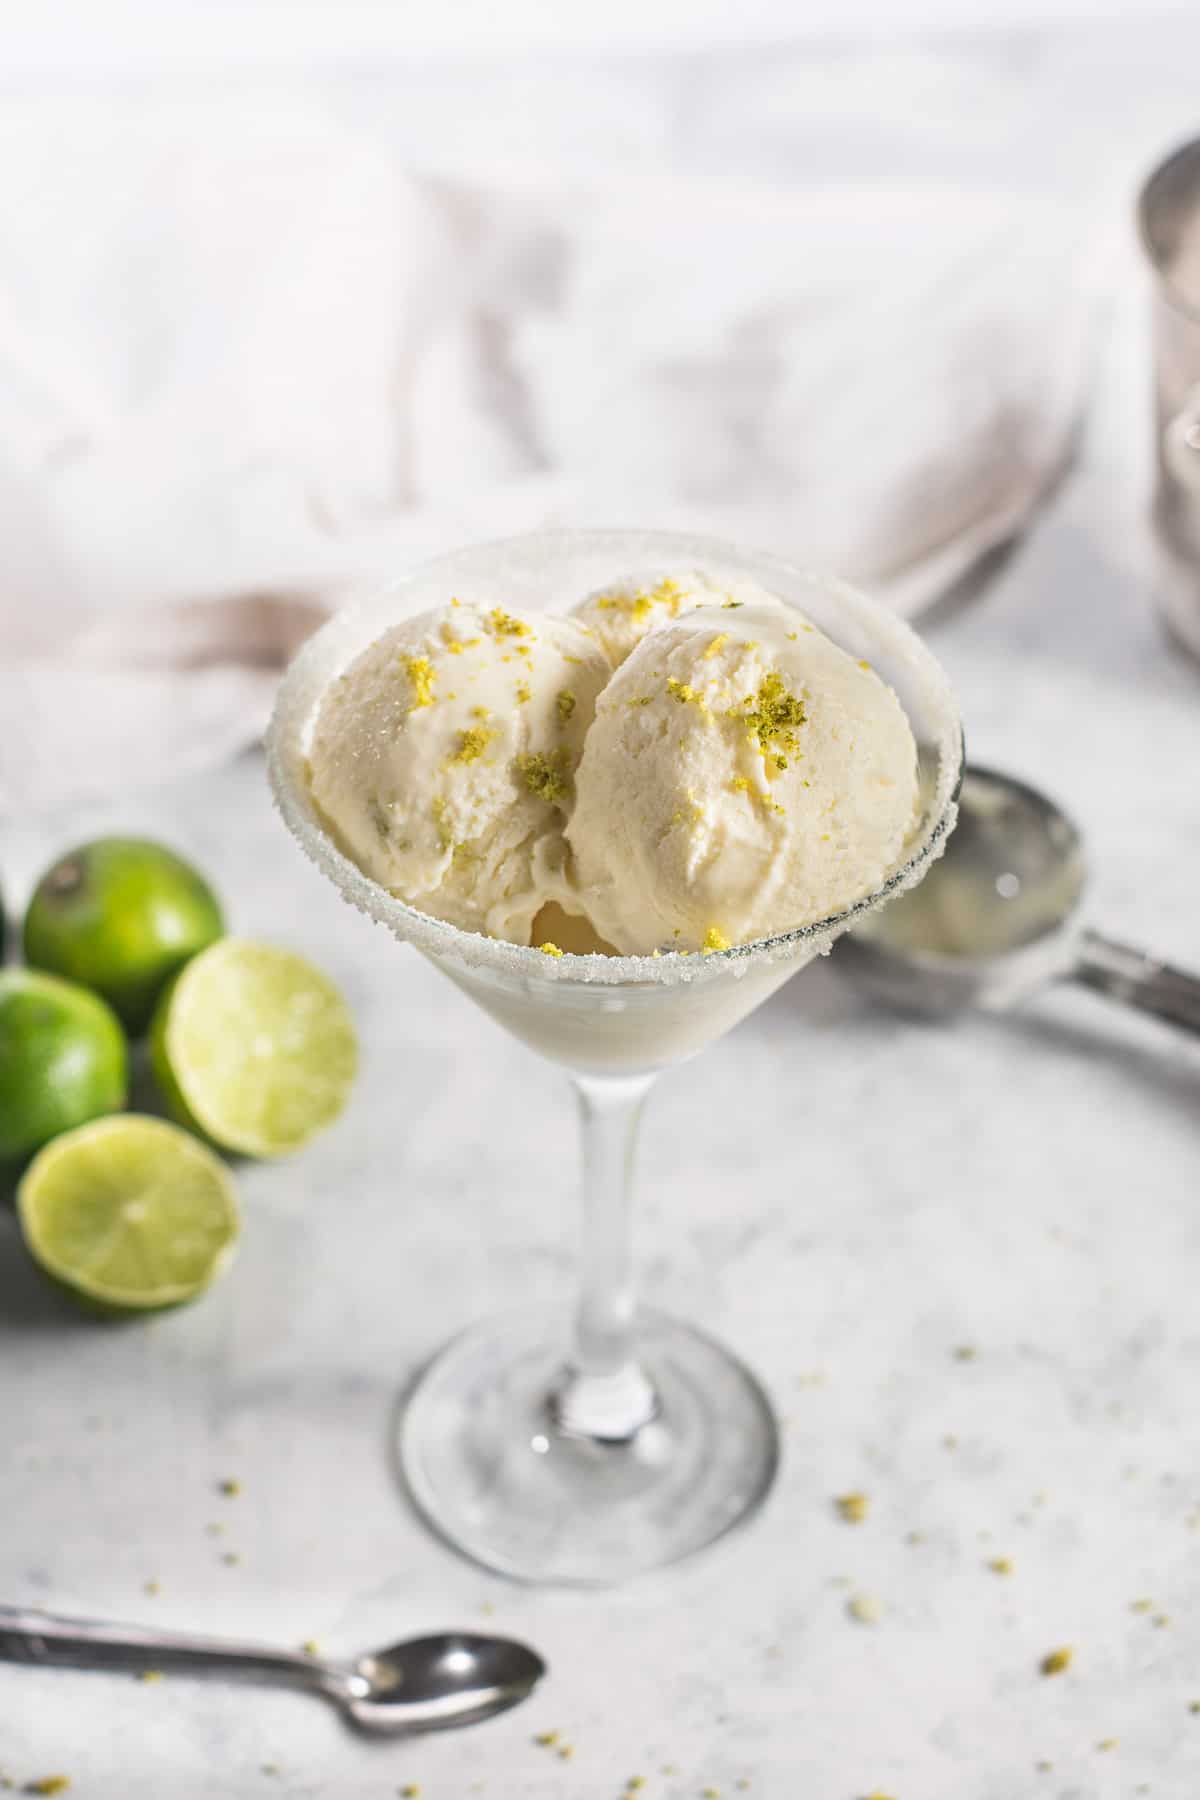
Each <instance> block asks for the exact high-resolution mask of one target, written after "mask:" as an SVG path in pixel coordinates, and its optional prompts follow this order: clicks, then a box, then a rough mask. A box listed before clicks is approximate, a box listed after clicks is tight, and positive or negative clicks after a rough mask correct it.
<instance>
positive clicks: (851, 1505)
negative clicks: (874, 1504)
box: [833, 1493, 871, 1525]
mask: <svg viewBox="0 0 1200 1800" xmlns="http://www.w3.org/2000/svg"><path fill="white" fill-rule="evenodd" d="M833 1504H834V1505H835V1506H836V1507H837V1509H838V1512H839V1513H840V1514H841V1516H842V1518H843V1519H844V1520H845V1521H846V1524H847V1525H861V1524H862V1522H863V1520H864V1519H865V1518H866V1516H867V1514H868V1512H869V1511H870V1509H871V1502H870V1501H869V1500H868V1498H867V1496H866V1495H865V1494H858V1493H855V1494H839V1495H838V1497H837V1499H836V1500H835V1501H834V1503H833Z"/></svg>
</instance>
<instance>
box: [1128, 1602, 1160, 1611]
mask: <svg viewBox="0 0 1200 1800" xmlns="http://www.w3.org/2000/svg"><path fill="white" fill-rule="evenodd" d="M1129 1610H1130V1612H1136V1613H1148V1612H1153V1611H1154V1602H1153V1600H1131V1601H1130V1602H1129Z"/></svg>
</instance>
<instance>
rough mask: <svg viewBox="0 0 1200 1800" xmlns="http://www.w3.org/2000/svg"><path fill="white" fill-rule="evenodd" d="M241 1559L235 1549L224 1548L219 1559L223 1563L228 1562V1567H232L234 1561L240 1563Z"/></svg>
mask: <svg viewBox="0 0 1200 1800" xmlns="http://www.w3.org/2000/svg"><path fill="white" fill-rule="evenodd" d="M241 1560H242V1559H241V1557H240V1556H239V1555H238V1553H237V1551H236V1550H226V1551H225V1553H224V1554H223V1556H222V1557H221V1561H222V1562H223V1563H228V1565H229V1567H230V1568H232V1567H233V1565H234V1563H240V1562H241Z"/></svg>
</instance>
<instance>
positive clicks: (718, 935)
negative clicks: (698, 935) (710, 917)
mask: <svg viewBox="0 0 1200 1800" xmlns="http://www.w3.org/2000/svg"><path fill="white" fill-rule="evenodd" d="M700 948H701V949H702V950H703V952H704V954H705V956H711V955H712V954H713V952H714V951H716V950H728V948H729V939H728V938H727V937H726V936H725V934H724V932H722V931H719V930H718V929H717V927H716V926H715V925H710V926H709V928H708V930H707V931H706V932H705V934H704V942H703V944H702V945H701V946H700Z"/></svg>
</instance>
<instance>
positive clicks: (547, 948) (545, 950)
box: [538, 939, 562, 956]
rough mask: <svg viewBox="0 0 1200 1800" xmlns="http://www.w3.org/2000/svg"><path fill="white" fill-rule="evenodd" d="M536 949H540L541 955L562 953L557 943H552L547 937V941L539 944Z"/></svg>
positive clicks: (558, 954) (559, 954)
mask: <svg viewBox="0 0 1200 1800" xmlns="http://www.w3.org/2000/svg"><path fill="white" fill-rule="evenodd" d="M538 949H539V950H540V951H541V953H542V955H543V956H561V955H562V951H561V950H560V949H559V947H558V945H557V944H552V943H551V942H550V941H549V939H547V941H546V942H545V943H544V944H539V945H538Z"/></svg>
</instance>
